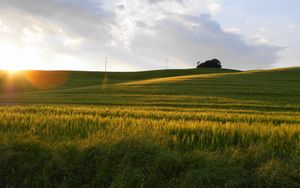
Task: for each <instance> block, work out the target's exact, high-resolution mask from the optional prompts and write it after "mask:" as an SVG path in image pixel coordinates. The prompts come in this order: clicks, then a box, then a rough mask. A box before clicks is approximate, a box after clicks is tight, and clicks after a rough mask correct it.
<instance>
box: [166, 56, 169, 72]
mask: <svg viewBox="0 0 300 188" xmlns="http://www.w3.org/2000/svg"><path fill="white" fill-rule="evenodd" d="M168 63H169V59H168V58H166V71H167V70H168Z"/></svg>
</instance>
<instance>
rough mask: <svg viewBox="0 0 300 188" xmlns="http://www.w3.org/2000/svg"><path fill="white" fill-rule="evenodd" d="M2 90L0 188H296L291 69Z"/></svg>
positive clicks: (295, 100)
mask: <svg viewBox="0 0 300 188" xmlns="http://www.w3.org/2000/svg"><path fill="white" fill-rule="evenodd" d="M0 80H1V90H0V91H1V92H0V103H1V105H0V187H149V188H150V187H201V186H203V187H300V181H299V180H300V171H299V169H300V155H299V153H300V67H294V68H285V69H273V70H257V71H244V72H241V71H235V70H223V69H198V70H197V69H191V70H168V71H165V70H161V71H148V72H135V73H106V74H105V73H101V72H72V71H50V72H49V71H29V72H20V73H18V74H14V75H9V74H7V73H4V72H3V73H1V74H0Z"/></svg>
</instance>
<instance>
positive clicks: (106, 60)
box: [105, 57, 107, 73]
mask: <svg viewBox="0 0 300 188" xmlns="http://www.w3.org/2000/svg"><path fill="white" fill-rule="evenodd" d="M106 67H107V57H105V73H106Z"/></svg>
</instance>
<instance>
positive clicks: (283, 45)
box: [0, 0, 300, 71]
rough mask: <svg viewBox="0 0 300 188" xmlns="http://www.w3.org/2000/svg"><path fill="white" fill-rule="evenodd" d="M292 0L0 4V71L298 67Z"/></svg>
mask: <svg viewBox="0 0 300 188" xmlns="http://www.w3.org/2000/svg"><path fill="white" fill-rule="evenodd" d="M299 7H300V1H296V0H285V1H282V0H272V1H271V0H252V1H251V0H239V1H236V0H0V50H1V55H0V69H68V70H99V71H102V70H103V69H104V62H105V57H107V58H108V70H109V71H128V70H129V71H136V70H149V69H163V68H165V61H166V57H167V58H168V61H169V68H191V67H194V66H195V65H196V62H197V61H205V60H207V59H212V58H218V59H220V60H221V62H222V64H223V66H224V67H226V68H233V69H242V70H249V69H265V68H274V67H287V66H300V53H299V51H300V35H299V32H300V22H299V20H300V13H299V11H298V9H299Z"/></svg>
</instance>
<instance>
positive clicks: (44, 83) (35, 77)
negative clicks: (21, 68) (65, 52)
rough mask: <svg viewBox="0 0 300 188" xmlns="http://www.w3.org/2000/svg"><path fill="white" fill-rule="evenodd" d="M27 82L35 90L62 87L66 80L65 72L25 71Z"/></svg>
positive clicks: (66, 74)
mask: <svg viewBox="0 0 300 188" xmlns="http://www.w3.org/2000/svg"><path fill="white" fill-rule="evenodd" d="M25 76H26V78H27V80H28V81H29V82H30V83H31V84H32V85H34V86H35V87H36V88H37V89H40V90H48V89H53V88H56V87H58V86H61V85H63V84H64V83H65V82H66V81H67V79H68V73H67V72H65V71H26V72H25Z"/></svg>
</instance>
